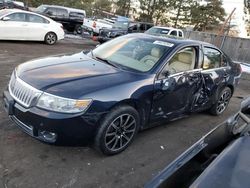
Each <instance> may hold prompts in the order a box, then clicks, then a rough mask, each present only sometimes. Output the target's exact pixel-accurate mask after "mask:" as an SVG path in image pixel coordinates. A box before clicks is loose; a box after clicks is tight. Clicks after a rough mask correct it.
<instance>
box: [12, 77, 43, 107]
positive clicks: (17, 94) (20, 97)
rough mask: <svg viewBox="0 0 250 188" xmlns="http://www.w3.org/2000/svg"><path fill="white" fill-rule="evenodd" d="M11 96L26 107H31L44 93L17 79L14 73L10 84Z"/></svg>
mask: <svg viewBox="0 0 250 188" xmlns="http://www.w3.org/2000/svg"><path fill="white" fill-rule="evenodd" d="M9 92H10V95H11V96H12V97H13V98H14V99H15V100H16V101H17V102H18V103H20V104H21V105H23V106H24V107H27V108H28V107H30V106H31V105H32V103H33V101H34V100H35V99H37V98H38V97H39V96H40V95H41V94H42V92H41V91H39V90H37V89H35V88H34V87H32V86H30V85H29V84H27V83H25V82H24V81H22V80H21V79H20V78H18V77H16V76H15V74H14V73H13V74H12V76H11V79H10V83H9Z"/></svg>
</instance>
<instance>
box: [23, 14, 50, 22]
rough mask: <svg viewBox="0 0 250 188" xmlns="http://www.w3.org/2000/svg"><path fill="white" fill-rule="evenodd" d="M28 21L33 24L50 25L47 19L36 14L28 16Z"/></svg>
mask: <svg viewBox="0 0 250 188" xmlns="http://www.w3.org/2000/svg"><path fill="white" fill-rule="evenodd" d="M27 20H28V21H29V22H32V23H49V21H48V20H46V19H45V18H43V17H41V16H37V15H34V14H28V18H27Z"/></svg>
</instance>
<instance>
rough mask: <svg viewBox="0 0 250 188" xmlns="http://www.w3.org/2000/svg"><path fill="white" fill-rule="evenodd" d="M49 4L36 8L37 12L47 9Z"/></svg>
mask: <svg viewBox="0 0 250 188" xmlns="http://www.w3.org/2000/svg"><path fill="white" fill-rule="evenodd" d="M46 8H47V6H45V5H41V6H39V7H37V8H36V12H44V11H45V10H46Z"/></svg>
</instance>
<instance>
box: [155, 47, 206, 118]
mask: <svg viewBox="0 0 250 188" xmlns="http://www.w3.org/2000/svg"><path fill="white" fill-rule="evenodd" d="M197 57H198V46H197V47H185V48H183V49H181V50H180V51H178V52H177V53H176V54H175V55H174V56H173V58H171V60H170V61H169V62H168V63H167V64H166V66H165V68H164V69H163V71H162V72H163V73H167V76H165V77H164V76H160V78H159V79H158V80H156V82H155V91H154V97H153V105H152V111H151V122H157V121H162V120H163V119H166V120H171V119H174V118H178V117H181V116H182V115H183V114H184V113H185V112H187V111H188V110H189V109H190V105H191V104H192V100H193V95H194V93H196V92H197V90H198V89H199V87H200V84H199V82H200V76H201V72H200V70H199V69H195V67H196V66H197V62H196V61H197V59H198V58H197Z"/></svg>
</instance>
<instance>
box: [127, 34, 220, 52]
mask: <svg viewBox="0 0 250 188" xmlns="http://www.w3.org/2000/svg"><path fill="white" fill-rule="evenodd" d="M129 36H135V37H137V38H145V39H148V38H150V39H154V40H161V41H164V42H169V43H173V44H175V45H188V44H190V45H204V46H209V47H213V48H217V49H219V48H218V47H216V46H214V45H213V44H210V43H207V42H203V41H198V40H190V39H185V38H179V37H171V36H164V37H163V36H156V35H150V34H146V33H133V34H129Z"/></svg>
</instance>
